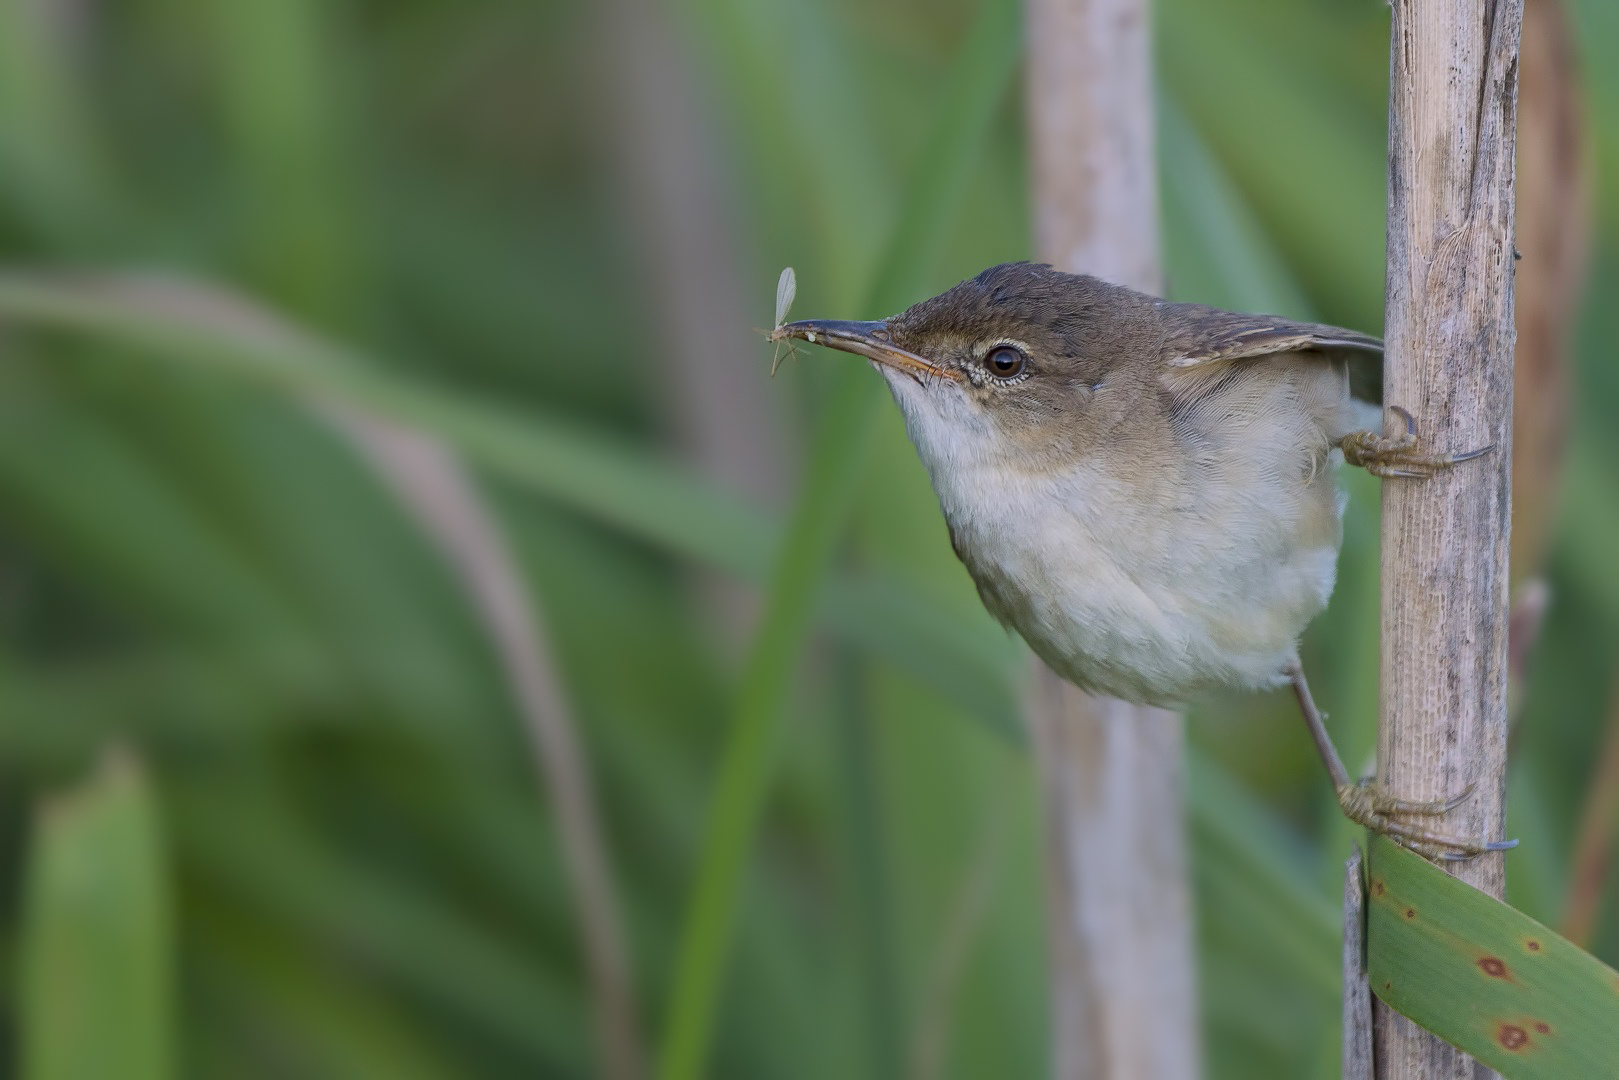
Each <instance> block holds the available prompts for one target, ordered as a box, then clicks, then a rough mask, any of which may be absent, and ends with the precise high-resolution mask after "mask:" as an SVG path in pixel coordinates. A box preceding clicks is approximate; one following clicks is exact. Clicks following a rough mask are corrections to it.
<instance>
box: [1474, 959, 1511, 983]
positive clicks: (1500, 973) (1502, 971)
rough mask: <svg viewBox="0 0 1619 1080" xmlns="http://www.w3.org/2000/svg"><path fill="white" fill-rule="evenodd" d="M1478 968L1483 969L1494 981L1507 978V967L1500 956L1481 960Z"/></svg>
mask: <svg viewBox="0 0 1619 1080" xmlns="http://www.w3.org/2000/svg"><path fill="white" fill-rule="evenodd" d="M1478 966H1479V967H1481V968H1483V969H1484V974H1486V975H1488V976H1489V977H1490V978H1492V979H1504V978H1506V977H1507V966H1506V964H1504V963H1502V962H1501V958H1500V957H1498V956H1486V957H1484V958H1482V959H1481V960H1479V962H1478Z"/></svg>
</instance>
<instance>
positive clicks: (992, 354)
mask: <svg viewBox="0 0 1619 1080" xmlns="http://www.w3.org/2000/svg"><path fill="white" fill-rule="evenodd" d="M1028 364H1029V358H1028V357H1026V356H1024V355H1023V353H1022V351H1021V350H1018V349H1014V348H1013V347H1012V346H1010V345H997V346H995V347H994V348H993V349H991V350H989V355H988V356H986V357H984V367H986V368H988V369H989V373H990V374H991V375H993V376H995V377H996V378H997V379H1012V378H1016V377H1017V376H1019V375H1021V374H1023V369H1024V368H1025V367H1027V366H1028Z"/></svg>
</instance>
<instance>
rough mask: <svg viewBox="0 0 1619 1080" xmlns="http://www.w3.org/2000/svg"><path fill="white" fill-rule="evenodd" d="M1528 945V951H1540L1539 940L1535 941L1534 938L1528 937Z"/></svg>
mask: <svg viewBox="0 0 1619 1080" xmlns="http://www.w3.org/2000/svg"><path fill="white" fill-rule="evenodd" d="M1528 945H1529V951H1530V952H1539V951H1540V942H1538V941H1536V940H1535V939H1534V938H1530V939H1529V941H1528Z"/></svg>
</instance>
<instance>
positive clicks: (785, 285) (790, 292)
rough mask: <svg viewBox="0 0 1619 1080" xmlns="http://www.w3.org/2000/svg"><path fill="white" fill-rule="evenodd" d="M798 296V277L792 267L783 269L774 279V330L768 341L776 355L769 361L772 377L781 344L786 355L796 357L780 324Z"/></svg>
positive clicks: (777, 366) (779, 365)
mask: <svg viewBox="0 0 1619 1080" xmlns="http://www.w3.org/2000/svg"><path fill="white" fill-rule="evenodd" d="M797 295H798V275H797V274H796V273H794V272H793V268H792V267H790V266H789V267H785V268H784V269H783V270H782V272H781V277H779V278H777V279H776V328H775V329H774V330H773V331H771V333H770V340H771V341H773V342H775V343H776V353H775V355H774V356H773V357H771V359H770V374H772V375H774V374H775V373H776V369H777V368H779V367H781V343H782V342H783V341H785V342H786V343H787V355H788V356H792V357H796V356H797V355H798V353H797V352H796V351H795V350H794V348H793V339H792V338H789V337H785V336H784V335H783V334H782V332H781V327H782V324H783V323H785V322H786V321H787V313H788V312H789V311H791V310H792V308H793V297H795V296H797Z"/></svg>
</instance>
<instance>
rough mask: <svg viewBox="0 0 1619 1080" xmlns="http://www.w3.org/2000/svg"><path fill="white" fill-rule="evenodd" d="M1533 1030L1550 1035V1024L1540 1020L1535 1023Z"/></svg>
mask: <svg viewBox="0 0 1619 1080" xmlns="http://www.w3.org/2000/svg"><path fill="white" fill-rule="evenodd" d="M1535 1030H1536V1031H1538V1032H1540V1033H1541V1034H1542V1035H1550V1034H1551V1033H1552V1026H1551V1025H1550V1024H1548V1023H1546V1021H1544V1020H1542V1021H1540V1022H1539V1023H1537V1024H1536V1025H1535Z"/></svg>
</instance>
